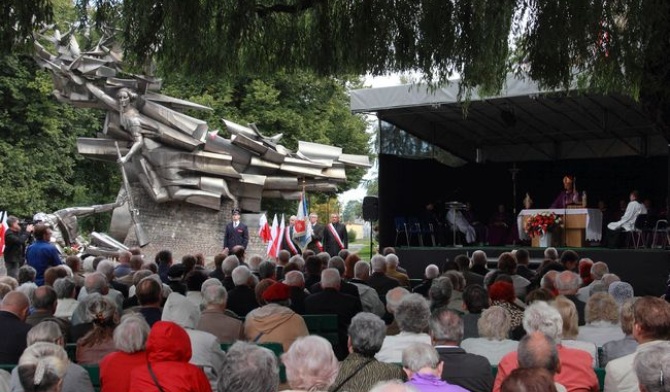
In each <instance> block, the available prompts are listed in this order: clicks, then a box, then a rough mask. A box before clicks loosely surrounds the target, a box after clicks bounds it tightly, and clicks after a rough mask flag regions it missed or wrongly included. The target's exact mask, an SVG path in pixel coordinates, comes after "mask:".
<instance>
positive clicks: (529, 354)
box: [518, 332, 566, 392]
mask: <svg viewBox="0 0 670 392" xmlns="http://www.w3.org/2000/svg"><path fill="white" fill-rule="evenodd" d="M518 358H519V369H544V370H546V371H548V372H549V373H550V374H551V375H552V376H554V375H555V374H556V373H558V372H560V371H561V362H560V361H559V359H558V350H557V349H556V343H555V342H554V340H553V339H551V338H550V337H549V336H547V335H545V334H544V333H542V332H533V333H531V334H528V335H526V336H524V337H523V339H521V342H519V350H518ZM554 385H555V386H556V390H558V391H562V392H565V391H566V388H565V387H564V386H563V385H561V384H559V383H557V382H555V383H554Z"/></svg>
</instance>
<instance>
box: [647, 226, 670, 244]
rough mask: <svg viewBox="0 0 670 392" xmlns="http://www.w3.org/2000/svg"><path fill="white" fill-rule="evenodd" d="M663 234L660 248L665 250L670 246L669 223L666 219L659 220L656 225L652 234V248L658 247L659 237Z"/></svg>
mask: <svg viewBox="0 0 670 392" xmlns="http://www.w3.org/2000/svg"><path fill="white" fill-rule="evenodd" d="M659 234H661V244H660V246H659V248H663V247H665V246H667V245H670V231H668V221H667V220H666V219H659V220H657V221H656V224H655V225H654V233H653V234H652V236H653V239H652V241H651V247H652V248H655V247H656V240H657V239H658V235H659Z"/></svg>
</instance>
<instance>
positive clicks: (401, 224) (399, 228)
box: [393, 216, 409, 246]
mask: <svg viewBox="0 0 670 392" xmlns="http://www.w3.org/2000/svg"><path fill="white" fill-rule="evenodd" d="M393 220H394V222H395V246H398V236H399V235H400V234H401V233H403V234H405V241H407V242H406V243H407V246H409V233H408V232H407V222H406V221H405V218H403V217H402V216H396V217H395V218H394V219H393Z"/></svg>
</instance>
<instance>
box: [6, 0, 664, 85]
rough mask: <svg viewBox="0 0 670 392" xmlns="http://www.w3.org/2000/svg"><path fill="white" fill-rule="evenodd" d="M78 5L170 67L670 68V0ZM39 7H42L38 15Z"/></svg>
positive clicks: (15, 14) (10, 10)
mask: <svg viewBox="0 0 670 392" xmlns="http://www.w3.org/2000/svg"><path fill="white" fill-rule="evenodd" d="M52 1H54V2H55V1H56V0H51V1H50V0H26V1H23V2H19V1H15V0H11V1H9V3H8V4H7V5H6V6H4V7H3V12H4V14H3V16H4V17H3V19H2V22H0V23H2V27H1V28H0V30H1V33H2V35H0V38H3V40H2V42H3V44H4V48H5V49H7V48H8V47H9V46H10V45H11V43H12V42H15V41H16V39H17V38H19V39H20V38H23V37H25V36H26V35H27V32H28V31H30V29H31V28H34V26H35V25H36V24H37V23H39V22H41V21H44V20H49V17H50V15H51V12H52V11H51V9H52V8H51V3H52ZM77 4H78V7H79V10H80V12H81V14H82V15H84V16H86V17H88V16H90V17H91V19H93V20H95V21H96V22H98V23H102V22H106V23H111V24H113V25H115V26H117V27H118V28H119V29H120V30H121V31H122V32H123V37H124V41H125V42H124V46H125V48H126V54H127V55H128V56H129V57H130V58H132V59H134V60H135V62H136V64H142V63H143V61H144V60H145V59H146V58H147V56H153V55H157V58H158V60H159V61H161V65H162V66H166V67H168V68H170V69H173V70H174V69H180V70H186V71H188V72H189V73H204V72H213V73H215V74H218V75H227V74H238V73H240V72H242V73H256V74H265V73H269V72H274V71H276V70H296V69H310V70H313V71H316V72H317V73H318V74H324V75H343V74H364V73H368V72H369V73H372V74H381V73H389V72H398V71H408V70H414V71H419V72H420V73H422V74H423V75H425V77H426V78H427V79H428V80H431V81H435V82H438V83H439V82H444V81H446V80H447V78H448V77H449V76H452V75H455V74H459V75H460V76H461V77H462V78H463V81H464V83H463V85H464V86H465V87H474V86H478V87H480V88H482V89H483V91H484V92H497V91H499V90H500V88H501V87H502V82H503V80H504V75H505V73H506V72H508V71H509V70H511V69H513V68H514V66H518V65H521V64H523V65H526V66H527V71H528V74H529V76H530V77H531V78H533V79H534V80H537V81H539V82H541V83H543V84H545V85H547V86H550V87H567V86H568V85H569V84H570V83H571V81H573V80H574V79H575V78H576V77H577V78H581V81H582V82H583V83H584V86H589V87H595V88H598V89H599V90H602V91H606V92H607V91H619V92H625V93H629V94H631V95H632V96H634V97H638V96H639V93H640V91H641V90H647V91H649V90H653V93H654V94H656V93H657V91H658V90H659V88H657V86H658V85H659V84H658V83H654V82H658V80H657V79H658V78H659V77H660V78H667V71H668V66H667V65H666V63H667V62H665V61H664V59H665V56H666V53H667V49H668V35H669V34H668V31H669V30H670V27H669V26H670V23H668V22H669V20H668V19H669V16H670V2H667V1H665V0H580V1H572V0H555V1H541V0H446V1H445V0H357V1H352V0H255V1H254V0H248V1H239V0H199V1H179V0H123V1H122V0H94V1H91V0H77ZM31 10H32V11H31ZM31 12H32V13H34V15H35V17H34V18H28V15H29V14H31ZM17 28H18V30H17ZM12 38H13V39H14V40H12ZM652 75H653V76H652ZM647 79H649V80H647ZM663 82H664V84H665V79H663ZM664 93H665V92H664Z"/></svg>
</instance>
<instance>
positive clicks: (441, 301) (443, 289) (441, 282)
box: [428, 276, 454, 312]
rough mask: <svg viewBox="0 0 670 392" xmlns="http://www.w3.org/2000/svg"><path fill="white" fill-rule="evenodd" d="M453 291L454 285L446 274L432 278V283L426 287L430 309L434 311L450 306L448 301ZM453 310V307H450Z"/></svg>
mask: <svg viewBox="0 0 670 392" xmlns="http://www.w3.org/2000/svg"><path fill="white" fill-rule="evenodd" d="M453 292H454V286H453V285H452V284H451V279H449V278H448V277H446V276H440V277H439V278H436V279H433V283H432V284H431V285H430V289H428V298H429V299H430V311H431V312H434V311H435V310H436V309H440V308H450V306H449V303H450V301H451V296H452V294H453ZM452 310H453V309H452Z"/></svg>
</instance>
